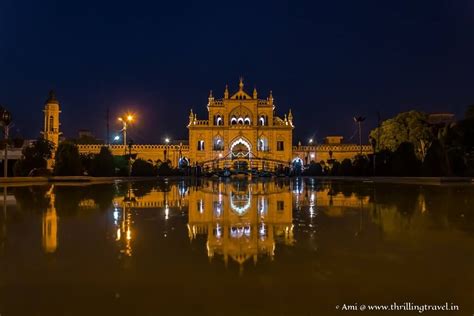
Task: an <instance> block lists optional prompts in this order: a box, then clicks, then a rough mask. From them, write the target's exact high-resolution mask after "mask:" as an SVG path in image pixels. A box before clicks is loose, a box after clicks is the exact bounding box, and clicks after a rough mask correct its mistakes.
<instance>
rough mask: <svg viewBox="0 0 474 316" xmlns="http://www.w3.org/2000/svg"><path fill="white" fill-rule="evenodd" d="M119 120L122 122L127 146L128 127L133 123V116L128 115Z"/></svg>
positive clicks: (124, 141)
mask: <svg viewBox="0 0 474 316" xmlns="http://www.w3.org/2000/svg"><path fill="white" fill-rule="evenodd" d="M118 120H119V121H120V122H122V134H123V145H124V146H126V145H127V126H128V124H129V123H131V122H133V115H131V114H127V115H125V116H123V117H119V118H118Z"/></svg>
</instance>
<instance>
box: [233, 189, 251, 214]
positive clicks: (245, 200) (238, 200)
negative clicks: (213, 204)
mask: <svg viewBox="0 0 474 316" xmlns="http://www.w3.org/2000/svg"><path fill="white" fill-rule="evenodd" d="M251 204H252V197H251V195H250V192H246V193H234V192H231V193H230V207H231V209H232V211H234V212H235V213H237V214H238V215H240V216H242V215H244V214H245V213H246V212H247V211H248V210H249V208H250V205H251Z"/></svg>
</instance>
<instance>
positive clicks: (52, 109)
mask: <svg viewBox="0 0 474 316" xmlns="http://www.w3.org/2000/svg"><path fill="white" fill-rule="evenodd" d="M43 112H44V129H43V132H42V134H43V137H44V139H46V140H49V141H50V142H51V143H53V145H54V150H55V149H56V148H57V147H58V144H59V135H60V134H61V133H60V132H59V126H60V123H59V113H61V110H60V109H59V102H58V100H57V99H56V95H55V93H54V91H53V90H51V91H50V92H49V97H48V100H46V103H45V105H44V110H43Z"/></svg>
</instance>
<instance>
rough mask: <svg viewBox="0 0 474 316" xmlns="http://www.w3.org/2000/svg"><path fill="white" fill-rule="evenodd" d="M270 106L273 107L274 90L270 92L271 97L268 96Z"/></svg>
mask: <svg viewBox="0 0 474 316" xmlns="http://www.w3.org/2000/svg"><path fill="white" fill-rule="evenodd" d="M267 100H268V105H273V93H272V90H270V95H269V96H268V99H267Z"/></svg>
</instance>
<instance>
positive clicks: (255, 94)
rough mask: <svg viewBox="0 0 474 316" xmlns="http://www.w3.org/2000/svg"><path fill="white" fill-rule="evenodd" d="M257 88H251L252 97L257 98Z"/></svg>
mask: <svg viewBox="0 0 474 316" xmlns="http://www.w3.org/2000/svg"><path fill="white" fill-rule="evenodd" d="M257 96H258V95H257V88H253V98H254V99H257Z"/></svg>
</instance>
